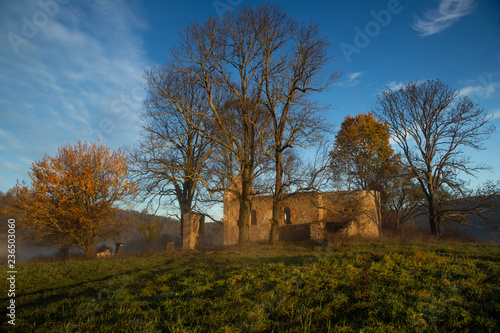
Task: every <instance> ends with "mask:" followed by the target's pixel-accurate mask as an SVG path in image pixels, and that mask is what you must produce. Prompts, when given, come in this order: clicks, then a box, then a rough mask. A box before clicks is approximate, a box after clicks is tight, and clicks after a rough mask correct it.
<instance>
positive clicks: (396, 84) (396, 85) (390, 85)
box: [387, 81, 404, 91]
mask: <svg viewBox="0 0 500 333" xmlns="http://www.w3.org/2000/svg"><path fill="white" fill-rule="evenodd" d="M403 86H404V83H403V82H396V81H391V82H389V83H388V84H387V88H389V89H391V90H392V91H397V90H400V89H401V88H403Z"/></svg>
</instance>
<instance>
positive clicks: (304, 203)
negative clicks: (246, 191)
mask: <svg viewBox="0 0 500 333" xmlns="http://www.w3.org/2000/svg"><path fill="white" fill-rule="evenodd" d="M377 198H378V194H377V193H375V192H370V191H349V192H329V193H321V194H320V193H317V192H310V193H302V194H297V195H292V196H289V197H287V198H286V199H285V200H284V202H283V210H285V209H286V208H288V209H289V211H290V222H291V225H301V224H306V223H311V222H315V223H314V225H313V226H312V227H311V228H310V229H309V230H310V238H311V239H321V238H325V237H326V232H331V230H334V232H340V233H342V234H344V235H346V236H352V235H362V236H366V237H375V236H377V235H378V225H377V224H378V221H379V219H378V209H377V207H379V206H377V205H378V203H377V202H376V201H377V200H376V199H377ZM272 201H273V198H272V196H255V197H254V198H252V210H253V211H255V212H254V213H253V214H254V219H255V221H256V224H252V221H249V222H248V223H249V225H250V240H251V241H252V242H267V241H268V240H269V234H270V230H271V219H272ZM238 215H239V202H238V200H237V199H236V197H235V196H234V195H232V194H226V195H225V196H224V245H234V244H236V243H237V242H238V225H237V220H238ZM251 220H252V217H251ZM282 226H285V221H284V218H282V220H281V221H280V227H282ZM325 228H326V229H328V230H326V229H325ZM295 229H297V230H299V229H300V228H295ZM295 229H294V228H290V230H295ZM329 230H330V231H329ZM287 232H288V231H287ZM287 232H285V233H287ZM285 233H282V234H283V235H285ZM284 237H288V236H284ZM290 237H292V238H293V237H295V236H290Z"/></svg>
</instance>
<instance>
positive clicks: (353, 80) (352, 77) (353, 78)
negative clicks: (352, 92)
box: [334, 72, 365, 87]
mask: <svg viewBox="0 0 500 333" xmlns="http://www.w3.org/2000/svg"><path fill="white" fill-rule="evenodd" d="M364 73H365V72H354V73H350V74H347V75H346V80H344V81H340V82H335V83H334V85H336V86H339V87H354V86H357V85H358V84H360V83H361V81H360V80H358V79H359V78H360V77H361V76H362V75H363V74H364Z"/></svg>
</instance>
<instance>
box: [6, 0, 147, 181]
mask: <svg viewBox="0 0 500 333" xmlns="http://www.w3.org/2000/svg"><path fill="white" fill-rule="evenodd" d="M19 3H21V2H18V1H14V0H7V5H5V6H4V8H3V10H2V12H0V30H1V31H5V32H6V33H9V32H13V33H16V34H18V35H19V36H22V26H23V21H22V20H21V18H22V17H27V18H31V17H33V14H34V13H36V12H37V11H40V10H41V9H40V7H39V6H38V4H37V3H38V2H37V1H33V2H24V1H23V2H22V3H23V5H20V4H19ZM131 5H133V4H132V2H125V1H109V0H99V1H93V2H73V1H71V2H69V3H68V4H67V5H61V6H60V10H59V12H58V13H57V15H55V16H54V17H51V18H50V19H49V22H48V23H47V24H45V25H44V26H43V27H40V29H39V31H38V33H37V34H36V35H35V36H32V37H31V38H28V39H27V43H22V44H20V45H19V46H18V48H19V50H18V51H19V52H17V53H16V52H15V50H14V49H13V47H12V44H11V43H10V42H9V40H8V39H7V38H3V39H1V40H0V68H2V71H0V119H2V121H1V122H0V141H1V142H0V152H1V153H5V154H6V155H5V156H6V157H9V158H10V159H11V160H10V163H17V165H25V162H26V161H28V160H38V159H40V158H41V157H42V156H43V154H45V153H47V154H49V155H53V154H55V153H56V152H57V147H59V146H62V145H64V144H66V143H72V144H73V143H76V142H77V141H78V140H85V139H88V140H94V139H95V138H96V135H99V136H100V138H101V139H102V140H103V141H104V142H105V143H108V144H109V146H110V147H112V148H117V147H120V146H124V145H128V144H131V143H132V142H135V141H136V139H137V133H138V130H137V129H136V128H135V122H136V112H135V110H134V109H133V108H134V107H136V106H137V103H136V102H137V101H134V103H130V102H126V104H127V105H128V107H129V109H130V111H129V112H128V114H127V116H126V117H120V114H117V113H115V112H113V105H114V103H115V102H116V101H119V100H120V99H122V98H123V97H125V98H127V97H128V98H129V99H130V96H131V95H132V96H134V95H133V93H132V92H134V91H135V90H134V89H137V87H142V86H143V71H144V69H145V68H146V67H148V66H149V60H148V59H147V56H146V53H145V51H144V49H143V46H142V39H141V32H142V31H143V29H145V28H146V25H145V24H144V22H143V21H142V19H141V17H140V16H139V15H137V12H138V11H136V10H134V9H131V8H130V6H131ZM139 12H140V11H139ZM135 95H137V94H135ZM120 106H123V104H121V105H120ZM6 135H8V136H7V137H6ZM16 153H22V155H23V158H22V159H21V158H17V157H16V156H19V155H16ZM0 159H2V158H1V157H0ZM12 165H13V164H8V165H0V173H2V176H3V178H4V179H6V180H9V178H10V179H12V178H13V177H14V175H13V173H12V171H13V169H12ZM2 169H3V170H4V171H5V172H2ZM19 169H20V168H19V167H18V171H19ZM26 171H27V170H26V169H22V173H23V174H25V173H26ZM15 178H19V174H15ZM15 178H14V181H15ZM14 183H15V182H14ZM12 185H13V184H6V185H5V186H7V187H10V186H12ZM3 186H4V185H3V184H2V187H3Z"/></svg>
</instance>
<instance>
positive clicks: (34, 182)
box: [13, 142, 137, 258]
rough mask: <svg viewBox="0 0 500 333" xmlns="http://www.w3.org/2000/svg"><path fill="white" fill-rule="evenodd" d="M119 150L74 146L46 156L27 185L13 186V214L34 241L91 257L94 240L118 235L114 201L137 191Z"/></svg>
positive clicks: (65, 147) (90, 145)
mask: <svg viewBox="0 0 500 333" xmlns="http://www.w3.org/2000/svg"><path fill="white" fill-rule="evenodd" d="M127 174H128V171H127V159H126V157H125V155H124V152H123V151H121V150H120V149H119V150H117V151H111V150H110V148H109V147H107V146H103V145H101V144H97V143H94V144H88V143H87V142H85V143H81V142H78V144H76V145H75V146H71V145H66V146H64V147H61V148H59V151H58V153H57V155H56V156H55V157H50V156H48V155H45V156H44V157H43V158H42V159H41V160H40V161H37V162H34V163H33V164H32V166H31V169H30V171H29V172H28V175H29V177H30V178H31V185H30V186H29V187H28V186H26V184H25V183H24V182H23V184H19V183H18V184H17V186H16V188H15V190H16V195H17V200H16V202H15V204H14V206H13V208H14V210H16V211H17V212H19V213H21V214H22V215H21V216H22V218H21V219H20V220H19V223H20V224H21V225H24V226H25V227H26V230H29V231H30V232H31V233H32V235H33V236H34V237H36V238H37V239H38V240H41V241H42V242H43V244H44V245H47V246H74V247H76V248H79V249H81V250H83V251H84V253H85V257H86V258H92V257H95V245H96V242H97V240H98V239H103V238H106V237H110V236H112V235H113V234H115V233H116V232H118V231H119V227H120V224H119V222H118V221H116V219H114V213H115V211H116V208H115V207H114V206H113V205H114V204H115V203H116V202H118V201H120V200H123V199H124V198H126V197H127V196H129V195H132V194H134V193H135V192H136V191H137V186H136V184H135V183H133V182H130V181H129V180H128V179H127Z"/></svg>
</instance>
